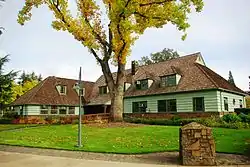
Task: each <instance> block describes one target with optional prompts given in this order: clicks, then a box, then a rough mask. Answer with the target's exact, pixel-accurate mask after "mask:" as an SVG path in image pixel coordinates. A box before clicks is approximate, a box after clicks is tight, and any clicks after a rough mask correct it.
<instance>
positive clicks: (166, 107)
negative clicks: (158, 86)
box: [158, 99, 177, 112]
mask: <svg viewBox="0 0 250 167" xmlns="http://www.w3.org/2000/svg"><path fill="white" fill-rule="evenodd" d="M176 111H177V105H176V99H169V100H158V112H176Z"/></svg>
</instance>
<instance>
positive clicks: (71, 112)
mask: <svg viewBox="0 0 250 167" xmlns="http://www.w3.org/2000/svg"><path fill="white" fill-rule="evenodd" d="M69 114H75V107H72V106H71V107H69Z"/></svg>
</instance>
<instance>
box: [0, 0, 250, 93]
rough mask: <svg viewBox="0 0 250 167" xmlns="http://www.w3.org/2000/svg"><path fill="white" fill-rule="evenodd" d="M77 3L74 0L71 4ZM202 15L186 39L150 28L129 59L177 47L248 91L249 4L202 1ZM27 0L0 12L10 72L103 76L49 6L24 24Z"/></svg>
mask: <svg viewBox="0 0 250 167" xmlns="http://www.w3.org/2000/svg"><path fill="white" fill-rule="evenodd" d="M71 1H72V2H73V0H71ZM204 2H205V6H204V10H203V12H201V13H199V14H197V13H192V14H191V15H190V17H189V22H190V24H191V27H190V28H189V29H188V37H187V39H186V40H185V41H182V40H181V35H182V33H180V32H178V31H177V29H176V28H175V27H174V26H172V25H170V24H169V25H166V26H164V28H162V29H149V30H147V31H146V32H145V34H144V35H142V36H141V37H140V38H139V40H138V41H137V42H136V43H135V45H134V46H133V48H132V54H131V56H130V57H129V58H128V63H127V64H128V65H127V66H128V67H129V65H130V61H131V60H137V59H139V58H140V57H141V56H147V55H149V54H150V53H152V52H156V51H160V50H162V49H163V48H173V49H175V50H177V51H179V52H180V53H181V54H190V53H194V52H201V54H202V56H203V58H204V60H205V62H206V65H207V66H208V67H209V68H211V69H212V70H214V71H215V72H217V73H218V74H220V75H221V76H223V77H224V78H226V79H227V78H228V72H229V70H231V71H232V74H233V77H234V80H235V83H236V85H237V86H238V87H239V88H241V89H243V90H248V85H249V83H248V82H249V79H248V76H249V75H250V41H249V39H250V1H249V0H238V1H235V0H204ZM23 4H24V1H20V0H18V1H17V0H7V2H6V3H5V4H3V6H2V7H1V8H0V25H1V26H3V27H5V29H6V30H5V32H4V35H2V36H1V38H0V56H3V55H4V53H8V54H10V59H11V61H10V62H9V63H8V64H7V65H6V69H7V70H25V71H27V72H31V71H34V72H36V73H39V74H42V76H43V78H45V77H47V76H60V77H68V78H75V79H77V77H78V70H79V67H80V66H82V68H83V78H84V80H90V81H95V80H96V79H97V78H98V77H99V76H100V75H101V74H102V73H101V69H100V67H99V66H98V65H97V63H96V61H95V59H94V57H93V56H92V55H90V54H89V53H88V50H87V49H86V48H84V47H83V46H82V45H81V44H80V43H79V42H77V41H76V40H75V39H74V38H73V37H72V36H71V35H69V34H68V33H66V32H58V31H55V30H53V29H52V27H51V26H50V23H51V21H52V19H53V16H52V14H51V12H50V11H49V10H48V9H47V8H45V7H42V8H39V9H34V10H33V17H32V20H31V21H30V22H27V23H26V24H25V26H20V25H19V24H18V23H17V21H16V19H17V13H18V11H19V10H20V9H21V8H22V6H23Z"/></svg>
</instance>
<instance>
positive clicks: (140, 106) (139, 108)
mask: <svg viewBox="0 0 250 167" xmlns="http://www.w3.org/2000/svg"><path fill="white" fill-rule="evenodd" d="M132 105H133V110H132V112H133V113H140V112H146V110H147V101H140V102H133V103H132Z"/></svg>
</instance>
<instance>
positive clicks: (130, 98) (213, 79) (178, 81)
mask: <svg viewBox="0 0 250 167" xmlns="http://www.w3.org/2000/svg"><path fill="white" fill-rule="evenodd" d="M113 77H114V78H116V73H113ZM125 80H126V81H125V83H124V113H176V112H177V113H178V112H180V113H191V112H192V113H194V112H233V111H234V108H241V107H245V95H246V94H245V92H244V91H242V90H241V89H239V88H237V87H236V86H234V85H231V84H230V83H229V82H228V81H227V80H225V79H224V78H223V77H221V76H220V75H218V74H217V73H215V72H214V71H212V70H211V69H209V68H208V67H207V66H206V64H205V62H204V60H203V58H202V56H201V54H200V53H195V54H191V55H187V56H183V57H180V58H176V59H172V60H168V61H164V62H159V63H155V64H150V65H145V66H140V67H137V68H136V67H133V66H132V67H131V69H129V70H126V79H125ZM110 103H111V101H110V98H109V96H108V88H107V85H106V83H105V78H104V76H101V77H100V78H99V79H98V80H97V81H96V82H95V85H94V88H93V91H92V93H91V98H90V102H89V103H88V104H86V107H88V109H91V107H93V108H94V107H96V106H103V109H106V108H109V107H110Z"/></svg>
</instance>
